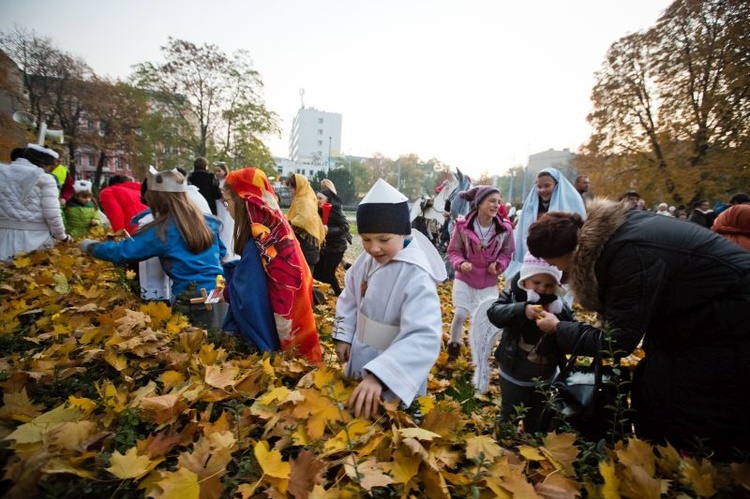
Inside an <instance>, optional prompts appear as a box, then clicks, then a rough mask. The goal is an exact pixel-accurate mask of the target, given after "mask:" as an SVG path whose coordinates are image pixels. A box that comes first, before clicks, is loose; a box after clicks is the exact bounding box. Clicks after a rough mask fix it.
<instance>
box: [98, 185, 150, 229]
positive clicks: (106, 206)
mask: <svg viewBox="0 0 750 499" xmlns="http://www.w3.org/2000/svg"><path fill="white" fill-rule="evenodd" d="M99 204H100V205H101V207H102V210H103V211H104V214H105V215H107V218H109V223H111V224H112V232H117V231H118V230H120V229H125V230H126V231H128V234H133V233H134V232H135V231H136V229H137V228H138V226H137V225H133V224H132V223H131V220H132V219H133V217H134V216H135V215H137V214H138V213H140V212H142V211H143V210H146V209H148V206H146V205H145V204H143V203H141V184H139V183H138V182H123V183H121V184H115V185H112V186H109V187H105V188H104V189H102V192H100V193H99Z"/></svg>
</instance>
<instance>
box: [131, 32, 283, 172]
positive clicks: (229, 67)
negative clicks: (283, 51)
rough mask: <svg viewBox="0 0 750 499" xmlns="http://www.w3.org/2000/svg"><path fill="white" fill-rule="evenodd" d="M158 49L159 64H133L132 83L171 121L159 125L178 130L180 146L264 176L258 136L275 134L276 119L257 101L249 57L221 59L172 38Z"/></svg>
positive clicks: (207, 48) (268, 160)
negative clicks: (259, 171) (253, 168)
mask: <svg viewBox="0 0 750 499" xmlns="http://www.w3.org/2000/svg"><path fill="white" fill-rule="evenodd" d="M161 49H162V54H163V56H164V62H159V63H156V62H143V63H140V64H138V65H137V66H136V69H135V73H134V75H133V76H132V81H133V82H134V84H135V85H136V86H138V87H140V88H142V89H145V90H148V91H150V92H151V94H150V98H151V99H152V100H154V101H155V102H157V103H158V104H159V105H160V106H161V107H162V109H163V111H164V112H165V113H164V114H166V115H167V116H170V117H171V118H172V119H171V120H169V122H168V123H164V124H163V125H165V126H169V127H170V128H171V129H173V130H174V129H175V128H176V129H177V130H178V133H177V134H176V138H177V139H178V141H179V142H180V145H181V146H182V147H184V148H187V149H188V150H190V151H192V152H193V153H194V154H195V155H198V156H206V155H212V156H216V157H217V158H221V159H229V158H232V159H234V160H235V162H236V163H241V164H243V165H247V166H256V167H260V168H264V169H266V170H267V171H268V172H269V173H270V172H271V171H272V167H273V159H272V157H271V154H270V152H269V151H268V148H267V147H266V146H265V145H264V144H263V142H262V140H261V138H260V137H261V136H262V135H265V134H273V133H278V132H279V127H278V123H277V121H278V118H277V116H276V114H275V113H273V112H272V111H269V110H268V109H266V107H265V105H264V103H263V100H262V99H261V96H260V93H261V90H262V88H263V82H262V79H261V77H260V74H259V73H258V72H257V71H256V70H254V69H253V68H252V61H251V59H250V56H249V53H248V52H247V51H244V50H239V51H237V52H235V53H234V54H232V55H231V56H227V55H226V54H225V53H224V52H223V51H222V50H221V49H220V48H219V47H217V46H216V45H212V44H203V45H196V44H194V43H192V42H189V41H186V40H179V39H174V38H170V39H169V43H168V44H167V45H166V46H164V47H162V48H161Z"/></svg>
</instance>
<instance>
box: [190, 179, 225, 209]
mask: <svg viewBox="0 0 750 499" xmlns="http://www.w3.org/2000/svg"><path fill="white" fill-rule="evenodd" d="M188 182H189V183H191V184H193V185H194V186H196V187H197V188H198V191H200V193H201V195H202V196H203V197H204V198H206V201H207V202H208V207H209V208H211V213H213V214H214V215H216V200H217V199H221V189H219V183H218V182H217V181H216V177H214V174H213V173H211V172H210V171H208V170H194V171H192V172H191V173H190V175H188Z"/></svg>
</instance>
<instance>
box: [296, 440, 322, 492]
mask: <svg viewBox="0 0 750 499" xmlns="http://www.w3.org/2000/svg"><path fill="white" fill-rule="evenodd" d="M290 465H291V472H290V474H289V493H290V494H291V495H292V497H294V498H295V499H307V498H308V497H309V495H310V492H311V491H312V490H313V487H314V486H315V485H316V484H322V483H323V471H324V470H325V469H326V464H325V462H324V461H321V460H319V459H318V458H316V457H315V453H314V452H312V451H309V450H302V451H300V453H299V454H297V458H296V459H291V460H290Z"/></svg>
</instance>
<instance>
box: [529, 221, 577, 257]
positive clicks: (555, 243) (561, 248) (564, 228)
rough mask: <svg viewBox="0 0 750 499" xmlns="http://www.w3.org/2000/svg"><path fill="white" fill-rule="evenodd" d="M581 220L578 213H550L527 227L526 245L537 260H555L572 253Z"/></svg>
mask: <svg viewBox="0 0 750 499" xmlns="http://www.w3.org/2000/svg"><path fill="white" fill-rule="evenodd" d="M582 226H583V218H581V215H579V214H578V213H565V212H562V211H551V212H549V213H545V214H544V215H542V216H541V217H539V220H537V221H536V222H534V223H533V224H531V226H530V227H529V235H528V237H527V239H526V245H527V246H528V247H529V252H531V254H532V255H534V256H535V257H537V258H557V257H560V256H563V255H567V254H568V253H570V252H572V251H574V250H575V249H576V246H577V245H578V229H580V228H581V227H582Z"/></svg>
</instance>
